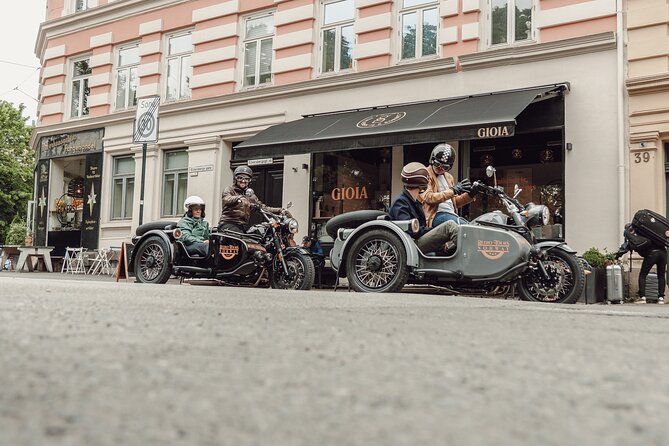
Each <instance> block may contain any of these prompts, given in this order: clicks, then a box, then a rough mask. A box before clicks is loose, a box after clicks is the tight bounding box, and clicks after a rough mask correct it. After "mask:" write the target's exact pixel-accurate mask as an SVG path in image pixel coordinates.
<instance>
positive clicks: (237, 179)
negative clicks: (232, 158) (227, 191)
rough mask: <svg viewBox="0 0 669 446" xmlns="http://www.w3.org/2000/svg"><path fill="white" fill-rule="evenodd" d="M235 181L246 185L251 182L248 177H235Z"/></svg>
mask: <svg viewBox="0 0 669 446" xmlns="http://www.w3.org/2000/svg"><path fill="white" fill-rule="evenodd" d="M235 181H237V182H240V181H246V182H247V183H250V182H251V177H249V176H248V175H237V176H236V177H235Z"/></svg>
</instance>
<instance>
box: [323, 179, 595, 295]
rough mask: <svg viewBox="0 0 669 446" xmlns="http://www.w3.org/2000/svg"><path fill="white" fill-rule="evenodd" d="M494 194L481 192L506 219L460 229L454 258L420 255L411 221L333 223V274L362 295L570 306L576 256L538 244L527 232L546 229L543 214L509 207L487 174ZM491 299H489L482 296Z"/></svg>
mask: <svg viewBox="0 0 669 446" xmlns="http://www.w3.org/2000/svg"><path fill="white" fill-rule="evenodd" d="M486 174H487V175H488V177H494V186H487V185H484V184H480V186H481V187H482V188H483V189H484V190H485V193H486V194H488V195H489V196H492V197H497V198H498V199H499V200H500V201H501V202H502V204H503V205H504V206H505V207H506V209H507V212H508V213H509V215H506V214H504V213H502V212H500V211H494V212H489V213H486V214H483V215H481V216H480V217H478V218H476V219H474V220H473V221H472V222H470V223H468V224H464V225H461V226H460V227H459V233H458V238H457V250H456V251H455V253H454V254H451V255H448V256H446V255H443V254H437V255H435V254H433V253H423V252H421V251H420V249H418V247H417V246H416V244H415V243H414V240H413V238H412V237H411V235H410V233H415V232H416V231H418V229H419V228H418V226H419V224H418V220H417V219H413V220H409V221H391V220H390V219H389V216H388V214H386V213H385V212H382V211H353V212H348V213H345V214H341V215H338V216H336V217H333V218H332V219H330V220H329V221H328V223H327V224H326V227H325V230H326V232H327V233H328V234H329V235H330V236H331V237H332V238H333V239H334V246H333V248H332V251H331V252H330V260H331V263H332V267H333V269H334V270H335V271H336V273H337V279H339V277H347V278H348V282H349V286H350V287H352V288H353V289H354V290H355V291H363V292H398V291H400V290H401V289H402V288H403V287H404V285H405V284H407V283H410V284H426V285H435V286H439V287H443V288H446V289H447V290H450V291H452V292H454V293H463V294H494V293H493V291H494V290H498V289H500V288H505V289H507V290H513V288H514V286H515V287H516V288H517V290H518V293H519V295H520V297H521V299H524V300H530V301H537V302H552V303H573V302H575V301H576V300H577V299H578V297H579V296H580V294H581V292H582V290H583V287H584V284H585V272H584V269H583V265H582V263H581V262H580V260H579V259H578V257H577V256H576V251H574V250H573V249H572V248H570V247H569V246H568V245H567V244H566V243H564V242H560V241H537V240H536V239H535V236H534V234H533V233H532V228H534V227H537V226H543V225H546V224H548V222H549V218H550V211H549V209H548V208H547V207H546V206H543V205H535V204H533V203H528V204H527V205H526V206H523V205H522V204H521V203H520V202H518V200H517V199H516V198H517V196H518V194H519V193H520V192H521V190H520V189H518V187H517V185H516V187H515V192H514V195H513V197H510V196H509V195H507V194H506V193H505V192H504V191H503V189H502V188H501V187H498V186H497V178H496V174H495V169H494V167H492V166H489V167H488V168H487V169H486ZM488 292H490V293H488Z"/></svg>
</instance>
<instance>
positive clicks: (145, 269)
mask: <svg viewBox="0 0 669 446" xmlns="http://www.w3.org/2000/svg"><path fill="white" fill-rule="evenodd" d="M171 275H172V268H171V265H170V250H169V248H168V247H167V245H166V244H165V242H164V241H163V239H161V238H160V237H158V236H151V237H149V238H148V239H146V241H144V243H142V244H141V245H139V247H138V248H137V254H136V256H135V277H137V280H139V281H140V282H142V283H165V282H167V281H168V280H169V278H170V276H171Z"/></svg>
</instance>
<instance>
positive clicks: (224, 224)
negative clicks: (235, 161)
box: [218, 166, 288, 232]
mask: <svg viewBox="0 0 669 446" xmlns="http://www.w3.org/2000/svg"><path fill="white" fill-rule="evenodd" d="M234 177H235V182H234V183H233V184H232V186H228V187H226V188H225V190H224V191H223V195H222V197H221V203H222V207H221V219H220V220H219V221H218V228H219V230H224V229H228V230H231V231H235V232H246V229H248V227H247V226H248V224H249V219H250V218H251V205H252V204H257V205H259V206H260V207H261V208H263V209H265V210H266V211H268V212H272V213H273V214H278V213H287V212H288V211H287V210H285V209H282V208H272V207H269V206H266V205H265V204H263V203H262V202H261V201H260V199H258V197H257V196H256V194H255V193H253V190H252V189H249V184H251V179H252V178H253V171H252V170H251V168H250V167H249V166H239V167H237V168H236V169H235V172H234Z"/></svg>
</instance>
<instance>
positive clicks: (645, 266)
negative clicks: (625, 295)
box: [639, 249, 667, 297]
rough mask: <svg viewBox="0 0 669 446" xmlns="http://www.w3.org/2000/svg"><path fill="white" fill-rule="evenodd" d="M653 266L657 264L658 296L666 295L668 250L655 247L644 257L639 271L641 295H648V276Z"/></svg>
mask: <svg viewBox="0 0 669 446" xmlns="http://www.w3.org/2000/svg"><path fill="white" fill-rule="evenodd" d="M653 266H657V296H658V297H664V287H665V286H666V280H665V276H664V275H665V273H666V269H667V250H666V249H653V250H652V251H651V252H649V253H648V254H647V255H646V256H645V257H644V258H643V263H642V264H641V271H639V296H642V297H644V296H646V277H647V276H648V273H649V272H650V269H651V268H652V267H653Z"/></svg>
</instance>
